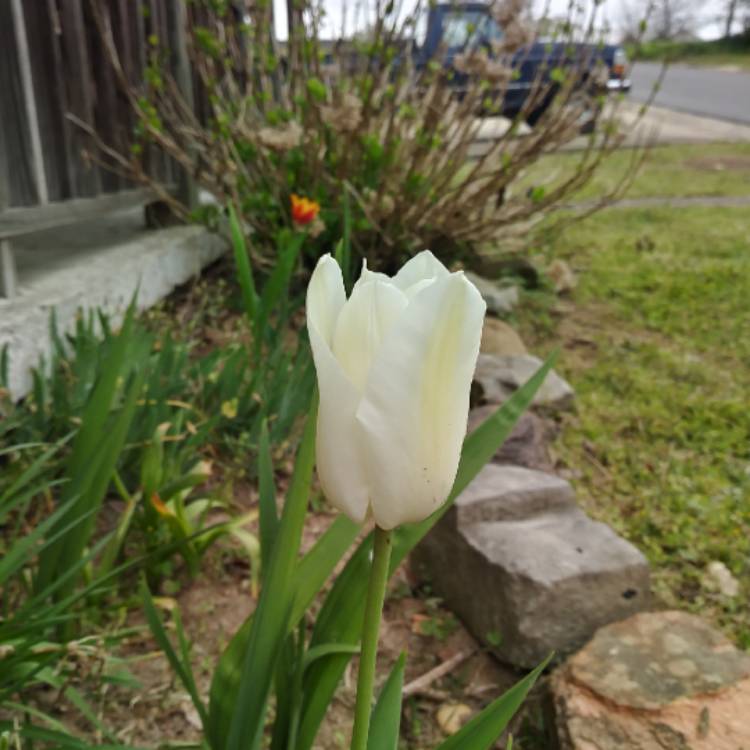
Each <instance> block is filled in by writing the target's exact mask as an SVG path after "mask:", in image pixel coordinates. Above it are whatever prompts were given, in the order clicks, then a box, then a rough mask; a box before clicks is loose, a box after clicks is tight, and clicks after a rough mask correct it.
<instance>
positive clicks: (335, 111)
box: [320, 93, 362, 133]
mask: <svg viewBox="0 0 750 750" xmlns="http://www.w3.org/2000/svg"><path fill="white" fill-rule="evenodd" d="M320 115H321V117H322V118H323V122H324V123H325V124H326V125H328V126H329V127H330V128H332V129H333V130H335V131H336V132H338V133H352V132H354V131H355V130H356V129H357V128H358V127H359V126H360V124H361V122H362V102H361V101H360V99H359V97H357V96H355V95H354V94H349V93H347V94H344V95H343V97H342V98H341V102H340V103H339V104H338V105H334V106H324V107H321V108H320Z"/></svg>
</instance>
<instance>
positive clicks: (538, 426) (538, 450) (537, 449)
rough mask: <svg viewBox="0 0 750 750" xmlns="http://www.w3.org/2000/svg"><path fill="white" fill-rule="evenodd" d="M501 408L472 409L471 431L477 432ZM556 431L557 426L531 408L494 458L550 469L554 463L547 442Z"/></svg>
mask: <svg viewBox="0 0 750 750" xmlns="http://www.w3.org/2000/svg"><path fill="white" fill-rule="evenodd" d="M497 409H498V407H497V406H496V405H492V404H488V405H487V406H480V407H478V408H476V409H472V410H471V411H470V412H469V432H473V431H474V430H475V429H476V428H477V427H479V425H480V424H482V423H483V422H484V421H485V420H486V419H488V418H489V417H491V416H492V415H493V414H494V413H495V412H496V411H497ZM552 433H553V428H551V427H550V426H549V425H548V423H547V422H546V421H545V420H544V419H543V418H542V417H540V416H538V415H537V414H534V413H533V412H530V411H527V412H525V413H524V414H522V415H521V417H520V418H519V420H518V421H517V422H516V425H515V427H514V428H513V431H512V432H511V433H510V435H509V436H508V438H507V439H506V441H505V442H504V443H503V444H502V445H501V446H500V448H499V449H498V451H497V453H495V455H494V456H493V458H492V461H493V462H494V463H498V464H511V465H513V466H524V467H526V468H527V469H536V470H538V471H547V472H550V471H552V469H553V464H552V459H551V458H550V455H549V450H548V447H547V445H548V442H549V439H550V437H551V435H552Z"/></svg>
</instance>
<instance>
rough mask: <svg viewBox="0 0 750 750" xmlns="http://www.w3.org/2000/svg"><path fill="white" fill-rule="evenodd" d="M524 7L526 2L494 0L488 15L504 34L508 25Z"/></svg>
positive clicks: (519, 0)
mask: <svg viewBox="0 0 750 750" xmlns="http://www.w3.org/2000/svg"><path fill="white" fill-rule="evenodd" d="M525 7H526V0H495V2H493V3H492V4H491V5H490V15H491V16H492V17H493V18H494V19H495V20H496V21H497V22H498V24H499V25H500V26H501V27H502V29H503V31H504V32H505V31H506V29H507V26H508V24H510V23H511V22H513V21H515V20H516V19H517V18H518V17H519V16H520V15H521V13H522V12H523V9H524V8H525Z"/></svg>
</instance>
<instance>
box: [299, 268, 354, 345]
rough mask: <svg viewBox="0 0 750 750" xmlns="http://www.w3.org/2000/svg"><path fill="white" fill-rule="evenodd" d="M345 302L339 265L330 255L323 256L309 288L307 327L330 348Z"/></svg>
mask: <svg viewBox="0 0 750 750" xmlns="http://www.w3.org/2000/svg"><path fill="white" fill-rule="evenodd" d="M345 302H346V291H345V289H344V279H343V276H342V275H341V269H340V268H339V264H338V263H337V262H336V261H335V260H334V259H333V258H332V257H331V256H330V254H326V255H323V256H322V257H321V258H320V260H319V261H318V264H317V265H316V266H315V270H314V271H313V275H312V277H311V279H310V284H309V285H308V287H307V302H306V308H307V327H308V329H313V328H314V329H315V330H316V331H317V332H318V334H319V335H320V336H321V337H322V338H323V340H324V341H325V342H326V343H327V344H328V345H329V346H330V345H331V344H332V342H333V332H334V330H335V327H336V320H337V319H338V316H339V313H340V312H341V308H342V307H343V306H344V303H345Z"/></svg>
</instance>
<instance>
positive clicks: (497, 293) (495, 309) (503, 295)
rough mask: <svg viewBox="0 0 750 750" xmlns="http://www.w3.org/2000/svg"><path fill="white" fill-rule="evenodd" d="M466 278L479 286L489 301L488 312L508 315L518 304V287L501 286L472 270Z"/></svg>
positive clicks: (485, 299)
mask: <svg viewBox="0 0 750 750" xmlns="http://www.w3.org/2000/svg"><path fill="white" fill-rule="evenodd" d="M466 278H467V279H468V280H469V281H471V283H472V284H474V286H475V287H476V288H477V290H478V291H479V293H480V294H481V295H482V298H483V299H484V301H485V302H486V303H487V312H490V313H494V314H495V315H507V314H508V313H509V312H512V311H513V308H515V307H516V305H517V304H518V287H517V286H508V287H500V286H498V285H497V284H495V283H494V282H493V281H490V280H489V279H485V278H484V277H483V276H478V275H477V274H475V273H472V272H471V271H467V272H466Z"/></svg>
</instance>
